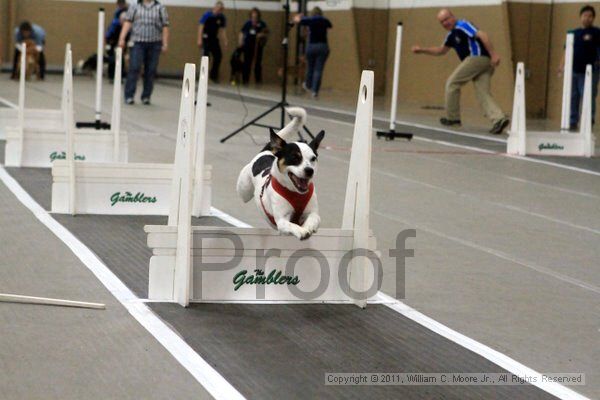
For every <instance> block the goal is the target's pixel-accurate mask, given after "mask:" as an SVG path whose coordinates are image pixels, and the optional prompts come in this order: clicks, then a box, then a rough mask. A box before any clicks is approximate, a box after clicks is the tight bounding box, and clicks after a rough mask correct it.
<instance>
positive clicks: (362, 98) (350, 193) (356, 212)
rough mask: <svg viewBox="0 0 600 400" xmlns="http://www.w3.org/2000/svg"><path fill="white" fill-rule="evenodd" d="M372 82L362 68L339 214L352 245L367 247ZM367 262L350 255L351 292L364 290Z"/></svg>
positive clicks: (361, 304)
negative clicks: (346, 176)
mask: <svg viewBox="0 0 600 400" xmlns="http://www.w3.org/2000/svg"><path fill="white" fill-rule="evenodd" d="M373 82H374V73H373V71H363V73H362V76H361V79H360V87H359V92H358V101H357V105H356V120H355V122H354V136H353V139H352V152H351V153H350V166H349V169H348V182H347V184H346V198H345V201H344V214H343V218H342V229H352V230H353V231H354V234H353V235H354V237H353V248H354V249H368V248H369V212H370V193H371V138H372V131H373ZM368 262H369V261H368V260H367V258H366V257H354V258H353V259H352V262H351V264H350V266H349V268H350V269H349V271H350V277H349V279H348V282H350V287H351V289H352V290H353V291H354V292H359V293H364V291H365V289H366V278H367V275H366V270H367V267H368ZM375 279H377V277H375ZM352 302H353V303H355V304H356V305H358V306H359V307H363V308H364V307H366V305H367V299H366V297H364V298H357V299H352Z"/></svg>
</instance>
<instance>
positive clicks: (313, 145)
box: [308, 131, 325, 154]
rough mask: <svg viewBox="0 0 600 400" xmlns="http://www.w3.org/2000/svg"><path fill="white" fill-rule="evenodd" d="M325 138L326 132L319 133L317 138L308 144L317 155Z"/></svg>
mask: <svg viewBox="0 0 600 400" xmlns="http://www.w3.org/2000/svg"><path fill="white" fill-rule="evenodd" d="M323 137H325V131H321V132H319V133H318V134H317V136H315V138H314V139H313V140H311V142H310V143H309V144H308V145H309V146H310V148H311V149H312V150H313V151H314V152H315V154H316V153H317V149H318V148H319V145H320V144H321V140H323Z"/></svg>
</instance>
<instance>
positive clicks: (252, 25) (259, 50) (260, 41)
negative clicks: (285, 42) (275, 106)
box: [239, 7, 269, 84]
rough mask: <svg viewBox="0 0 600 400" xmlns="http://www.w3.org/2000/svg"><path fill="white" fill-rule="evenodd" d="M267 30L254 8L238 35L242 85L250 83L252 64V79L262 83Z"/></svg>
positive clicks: (258, 11)
mask: <svg viewBox="0 0 600 400" xmlns="http://www.w3.org/2000/svg"><path fill="white" fill-rule="evenodd" d="M268 34H269V28H267V24H266V23H265V22H264V21H263V20H262V19H261V15H260V10H259V9H258V8H256V7H254V8H253V9H252V10H250V19H249V20H248V21H246V23H245V24H244V26H243V27H242V30H241V31H240V35H239V46H240V47H241V48H242V51H243V54H244V66H243V70H242V80H243V82H244V84H248V82H250V71H251V70H252V63H253V62H254V79H255V80H256V83H261V82H262V56H263V50H264V48H265V44H266V43H267V35H268Z"/></svg>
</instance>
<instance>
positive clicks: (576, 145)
mask: <svg viewBox="0 0 600 400" xmlns="http://www.w3.org/2000/svg"><path fill="white" fill-rule="evenodd" d="M506 152H507V153H508V154H515V155H520V156H525V155H527V154H534V155H556V156H575V157H592V156H593V155H594V152H595V138H594V136H593V134H592V66H591V65H588V66H587V67H586V72H585V83H584V96H583V108H582V113H581V124H580V127H579V132H576V133H572V132H565V131H564V130H561V131H559V132H552V131H548V132H540V131H528V130H527V122H526V105H525V65H524V64H523V63H522V62H520V63H518V64H517V71H516V76H515V94H514V99H513V116H512V124H511V128H510V130H509V136H508V140H507V144H506Z"/></svg>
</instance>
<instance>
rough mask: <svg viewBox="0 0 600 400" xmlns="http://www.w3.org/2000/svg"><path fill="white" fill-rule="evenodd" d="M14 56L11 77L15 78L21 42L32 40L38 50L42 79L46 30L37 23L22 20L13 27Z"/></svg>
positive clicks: (42, 78)
mask: <svg viewBox="0 0 600 400" xmlns="http://www.w3.org/2000/svg"><path fill="white" fill-rule="evenodd" d="M14 36H15V56H14V59H13V68H12V75H11V79H17V78H18V76H19V73H18V71H17V65H18V64H19V58H20V57H21V44H22V43H23V42H24V41H26V40H33V41H34V42H35V48H36V50H37V52H38V65H39V68H40V79H41V80H44V76H45V75H46V57H45V56H44V46H45V45H46V31H45V30H44V28H42V27H41V26H39V25H37V24H32V23H30V22H29V21H23V22H21V24H20V25H19V26H18V27H17V28H15V33H14Z"/></svg>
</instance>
